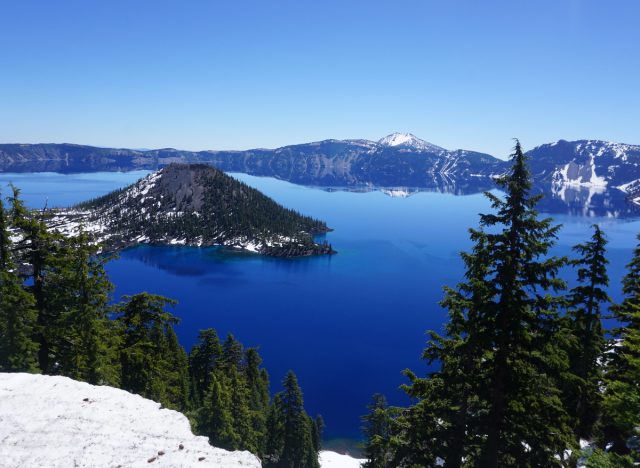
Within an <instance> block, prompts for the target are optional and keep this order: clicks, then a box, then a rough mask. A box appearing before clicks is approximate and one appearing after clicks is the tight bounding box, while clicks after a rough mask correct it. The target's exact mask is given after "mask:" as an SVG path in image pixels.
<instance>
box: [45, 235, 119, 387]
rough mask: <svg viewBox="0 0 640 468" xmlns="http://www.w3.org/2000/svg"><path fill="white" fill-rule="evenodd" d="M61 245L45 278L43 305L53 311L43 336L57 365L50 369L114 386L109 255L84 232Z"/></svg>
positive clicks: (115, 361) (115, 367)
mask: <svg viewBox="0 0 640 468" xmlns="http://www.w3.org/2000/svg"><path fill="white" fill-rule="evenodd" d="M60 245H61V246H60V247H59V248H58V250H57V252H56V255H55V256H53V257H52V258H51V259H50V260H49V264H50V268H49V271H48V273H47V278H46V304H47V309H48V310H49V311H53V312H54V313H52V314H50V316H51V317H52V318H53V320H54V322H52V323H51V324H50V325H49V327H50V329H49V331H48V333H47V336H48V342H49V348H50V354H51V355H52V356H53V357H54V358H55V362H56V366H55V368H51V369H50V372H52V373H56V374H61V375H66V376H68V377H71V378H73V379H76V380H83V381H87V382H89V383H92V384H109V385H118V384H119V377H120V375H119V374H120V370H119V362H118V361H119V359H118V356H117V353H116V349H117V346H118V343H117V340H118V337H117V334H116V330H115V324H114V323H113V321H112V320H111V318H110V314H111V312H112V308H111V306H110V304H109V300H110V294H111V291H112V290H113V285H112V284H111V282H110V281H109V279H108V278H107V274H106V272H105V269H104V265H105V263H106V262H107V261H108V260H109V258H106V257H99V256H98V246H96V245H92V244H91V243H90V240H89V237H88V236H87V234H85V233H81V234H80V235H79V236H77V237H71V238H66V239H64V240H62V241H61V242H60Z"/></svg>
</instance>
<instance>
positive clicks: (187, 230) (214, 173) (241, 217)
mask: <svg viewBox="0 0 640 468" xmlns="http://www.w3.org/2000/svg"><path fill="white" fill-rule="evenodd" d="M49 224H50V225H51V227H52V228H54V229H56V230H58V231H60V232H63V233H65V234H77V233H78V232H80V231H81V230H84V231H86V232H88V233H90V234H91V235H93V236H94V238H95V240H96V241H99V242H101V243H103V244H104V245H105V247H106V248H107V249H108V250H117V249H119V248H123V247H127V246H131V245H135V244H140V243H152V244H167V245H176V244H179V245H191V246H212V245H224V246H228V247H231V248H237V249H243V250H246V251H250V252H256V253H261V254H265V255H270V256H278V257H297V256H308V255H319V254H329V253H333V250H332V248H331V246H330V245H328V244H326V243H323V244H319V243H316V242H315V241H314V240H313V235H315V234H321V233H326V232H328V231H329V230H330V229H329V228H328V227H327V225H326V224H325V223H324V222H322V221H319V220H316V219H313V218H311V217H308V216H303V215H301V214H299V213H297V212H295V211H293V210H290V209H286V208H284V207H282V206H281V205H279V204H277V203H276V202H275V201H273V200H272V199H270V198H269V197H267V196H265V195H263V194H262V193H261V192H259V191H258V190H256V189H253V188H251V187H249V186H248V185H246V184H244V183H242V182H240V181H238V180H236V179H234V178H232V177H229V176H227V175H226V174H224V173H223V172H221V171H219V170H217V169H215V168H213V167H211V166H207V165H203V164H171V165H169V166H167V167H165V168H163V169H160V170H159V171H157V172H155V173H152V174H150V175H149V176H147V177H145V178H143V179H141V180H139V181H138V182H136V183H134V184H133V185H130V186H128V187H125V188H123V189H120V190H116V191H114V192H111V193H109V194H107V195H104V196H102V197H99V198H96V199H94V200H90V201H87V202H84V203H81V204H79V205H77V206H75V207H73V208H71V209H65V210H55V211H54V216H53V217H52V218H51V219H50V220H49Z"/></svg>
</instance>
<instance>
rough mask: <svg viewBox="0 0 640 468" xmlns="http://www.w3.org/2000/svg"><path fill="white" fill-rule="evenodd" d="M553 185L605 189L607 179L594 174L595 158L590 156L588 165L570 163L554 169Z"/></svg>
mask: <svg viewBox="0 0 640 468" xmlns="http://www.w3.org/2000/svg"><path fill="white" fill-rule="evenodd" d="M552 180H553V183H554V184H566V185H577V186H582V187H606V186H607V179H606V178H605V177H602V176H599V175H598V174H596V165H595V156H594V155H591V158H590V160H589V163H588V164H585V165H582V164H577V163H576V162H574V161H570V162H568V163H567V164H565V165H564V166H562V167H560V168H559V169H556V171H555V172H554V174H553V176H552Z"/></svg>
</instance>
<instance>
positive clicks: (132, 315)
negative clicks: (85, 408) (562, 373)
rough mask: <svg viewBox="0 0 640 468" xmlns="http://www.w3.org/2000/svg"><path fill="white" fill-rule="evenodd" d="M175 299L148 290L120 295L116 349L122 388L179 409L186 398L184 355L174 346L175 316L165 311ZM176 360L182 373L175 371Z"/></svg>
mask: <svg viewBox="0 0 640 468" xmlns="http://www.w3.org/2000/svg"><path fill="white" fill-rule="evenodd" d="M173 304H175V301H172V300H171V299H167V298H165V297H162V296H157V295H153V294H148V293H141V294H136V295H134V296H127V297H125V298H124V303H123V304H121V305H120V306H119V316H118V318H117V321H118V324H119V326H120V327H121V329H122V335H123V339H122V347H121V349H120V361H121V382H122V383H121V385H122V388H123V389H125V390H128V391H130V392H133V393H138V394H140V395H142V396H144V397H145V398H150V399H152V400H155V401H158V402H160V403H162V404H163V405H165V406H168V407H170V408H175V409H180V408H181V407H183V405H184V402H185V401H186V398H187V397H186V395H183V394H182V392H184V391H185V388H184V387H185V379H186V370H187V369H186V356H185V355H183V354H182V353H183V351H182V352H181V351H179V350H177V349H176V346H177V345H176V344H174V343H177V341H176V339H175V335H174V332H173V329H172V327H173V325H175V324H176V323H178V319H177V318H176V317H174V316H173V315H171V314H170V313H168V312H166V311H165V310H164V308H165V307H166V306H167V305H173ZM176 362H182V363H183V364H184V373H182V372H178V373H176V372H177V371H176V369H175V366H176Z"/></svg>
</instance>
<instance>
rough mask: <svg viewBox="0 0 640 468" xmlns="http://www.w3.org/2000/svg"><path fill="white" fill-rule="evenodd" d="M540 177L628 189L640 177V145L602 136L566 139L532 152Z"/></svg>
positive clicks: (560, 182)
mask: <svg viewBox="0 0 640 468" xmlns="http://www.w3.org/2000/svg"><path fill="white" fill-rule="evenodd" d="M528 155H529V157H530V158H531V169H532V172H533V175H534V178H535V179H536V180H538V181H545V182H550V183H552V184H554V185H562V184H565V185H576V186H586V187H606V186H608V187H616V188H620V189H621V190H624V191H627V189H629V188H630V185H629V184H631V185H637V183H638V179H640V146H636V145H627V144H622V143H612V142H608V141H600V140H578V141H564V140H560V141H557V142H555V143H551V144H547V145H542V146H538V147H536V148H534V149H532V150H531V151H529V152H528Z"/></svg>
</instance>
